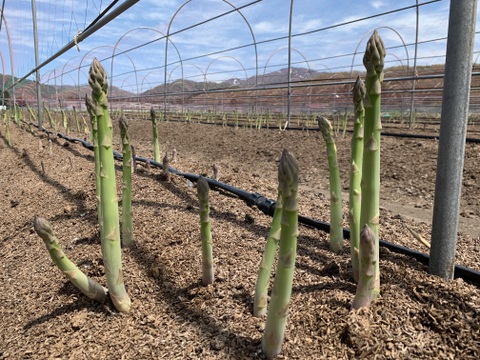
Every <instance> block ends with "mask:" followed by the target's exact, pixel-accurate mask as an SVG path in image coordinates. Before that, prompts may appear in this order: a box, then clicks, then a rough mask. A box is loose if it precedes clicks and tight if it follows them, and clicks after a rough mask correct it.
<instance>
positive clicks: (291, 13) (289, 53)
mask: <svg viewBox="0 0 480 360" xmlns="http://www.w3.org/2000/svg"><path fill="white" fill-rule="evenodd" d="M293 1H294V0H291V2H290V19H289V21H288V66H287V68H288V75H287V123H286V124H285V129H287V128H289V127H290V116H291V105H292V101H291V99H292V85H291V82H292V21H293Z"/></svg>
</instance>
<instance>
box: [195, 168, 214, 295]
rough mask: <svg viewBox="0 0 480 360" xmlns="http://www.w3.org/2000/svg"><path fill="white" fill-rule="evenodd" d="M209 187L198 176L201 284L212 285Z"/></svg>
mask: <svg viewBox="0 0 480 360" xmlns="http://www.w3.org/2000/svg"><path fill="white" fill-rule="evenodd" d="M209 192H210V187H209V185H208V182H207V180H205V178H204V177H202V176H200V178H199V179H198V182H197V195H198V201H199V204H200V235H201V239H202V283H203V285H205V286H206V285H209V284H213V281H214V279H215V276H214V270H213V254H212V253H213V250H212V232H211V228H210V205H209V198H208V195H209Z"/></svg>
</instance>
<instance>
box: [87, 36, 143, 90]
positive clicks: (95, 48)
mask: <svg viewBox="0 0 480 360" xmlns="http://www.w3.org/2000/svg"><path fill="white" fill-rule="evenodd" d="M110 47H113V46H112V45H100V46H97V47H94V48H93V49H90V50H89V51H87V52H86V53H85V55H83V57H82V60H80V64H79V65H78V86H80V69H81V68H82V63H83V60H85V58H86V57H87V55H89V54H90V53H91V52H92V51H95V50H98V49H100V48H110ZM123 55H125V56H126V57H127V58H128V60H130V62H131V63H132V66H133V71H134V73H135V79H136V82H137V91H138V77H137V68H136V66H135V63H134V62H133V60H132V58H131V57H130V56H128V55H127V54H125V53H124V54H123ZM110 77H111V78H113V76H112V75H110ZM87 78H88V77H87Z"/></svg>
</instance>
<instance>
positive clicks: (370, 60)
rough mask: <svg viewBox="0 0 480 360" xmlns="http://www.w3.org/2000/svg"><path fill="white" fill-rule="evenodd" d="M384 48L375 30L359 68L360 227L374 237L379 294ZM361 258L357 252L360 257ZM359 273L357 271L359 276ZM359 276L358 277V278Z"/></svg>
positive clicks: (376, 288) (376, 281)
mask: <svg viewBox="0 0 480 360" xmlns="http://www.w3.org/2000/svg"><path fill="white" fill-rule="evenodd" d="M384 58H385V46H384V44H383V41H382V39H381V38H380V36H379V35H378V32H377V31H376V30H375V31H374V32H373V34H372V36H371V37H370V39H369V41H368V43H367V49H366V51H365V55H364V57H363V64H364V65H365V68H366V69H367V75H366V79H365V87H366V93H367V96H368V99H369V102H367V103H366V104H365V135H364V136H365V143H364V155H363V170H362V205H361V209H362V210H361V215H360V226H361V227H362V228H363V226H365V225H368V227H369V228H370V229H371V230H372V232H373V234H374V237H375V256H376V261H375V288H374V293H375V294H378V293H379V292H380V271H379V266H378V265H379V259H378V254H379V238H378V222H379V200H380V132H381V130H382V123H381V117H380V97H381V92H382V84H381V83H382V81H383V67H384ZM361 256H362V254H361V251H360V257H361ZM361 272H362V269H361V268H360V273H361ZM361 276H362V275H360V277H361Z"/></svg>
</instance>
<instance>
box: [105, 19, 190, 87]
mask: <svg viewBox="0 0 480 360" xmlns="http://www.w3.org/2000/svg"><path fill="white" fill-rule="evenodd" d="M140 30H151V31H155V32H156V33H158V34H160V35H162V37H164V38H166V39H167V44H168V41H170V42H171V43H172V45H173V47H174V48H175V50H176V52H177V55H178V59H179V61H180V65H181V67H182V82H183V61H182V57H181V55H180V52H179V51H178V48H177V46H176V45H175V44H174V42H173V41H172V40H171V39H169V38H168V36H166V35H165V34H164V33H163V32H161V31H160V30H158V29H155V28H153V27H150V26H140V27H136V28H134V29H131V30H129V31H127V32H126V33H125V34H123V35H122V36H121V37H120V38H119V39H118V40H117V42H116V43H115V46H114V47H113V52H112V62H111V67H110V74H111V77H110V87H112V86H113V61H114V60H115V51H116V50H117V48H118V44H119V43H120V41H122V40H123V38H124V37H125V36H127V35H128V34H129V33H131V32H133V31H140ZM160 39H161V38H160ZM160 39H158V40H160ZM123 54H124V55H126V53H125V52H123ZM165 59H167V53H165ZM165 62H167V61H166V60H165ZM134 67H135V66H134ZM135 76H136V73H135ZM136 81H137V94H138V78H137V79H136ZM182 86H183V85H182Z"/></svg>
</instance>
